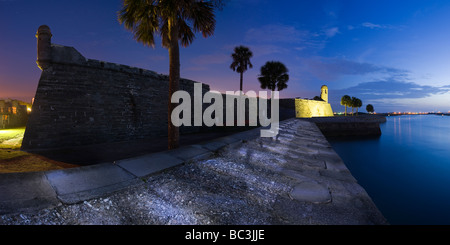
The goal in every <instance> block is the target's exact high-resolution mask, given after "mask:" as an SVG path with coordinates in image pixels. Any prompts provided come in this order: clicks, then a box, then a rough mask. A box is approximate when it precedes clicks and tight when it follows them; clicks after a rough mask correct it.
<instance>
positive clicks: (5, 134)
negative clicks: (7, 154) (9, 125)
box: [0, 127, 25, 150]
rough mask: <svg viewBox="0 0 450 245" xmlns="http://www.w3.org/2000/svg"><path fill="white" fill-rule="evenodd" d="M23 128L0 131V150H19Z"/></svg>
mask: <svg viewBox="0 0 450 245" xmlns="http://www.w3.org/2000/svg"><path fill="white" fill-rule="evenodd" d="M24 133H25V127H22V128H13V129H0V149H13V150H16V149H20V147H21V146H22V139H23V134H24Z"/></svg>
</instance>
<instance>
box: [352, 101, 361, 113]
mask: <svg viewBox="0 0 450 245" xmlns="http://www.w3.org/2000/svg"><path fill="white" fill-rule="evenodd" d="M353 106H354V107H355V108H356V115H358V110H359V108H361V106H362V100H360V99H359V98H355V101H354V102H353Z"/></svg>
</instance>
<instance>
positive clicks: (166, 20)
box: [118, 0, 220, 149]
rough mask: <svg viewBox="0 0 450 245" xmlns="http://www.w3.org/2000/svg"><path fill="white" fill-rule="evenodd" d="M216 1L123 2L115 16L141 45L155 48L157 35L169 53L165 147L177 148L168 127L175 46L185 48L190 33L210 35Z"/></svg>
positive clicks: (176, 66) (175, 82)
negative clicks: (166, 143) (166, 136)
mask: <svg viewBox="0 0 450 245" xmlns="http://www.w3.org/2000/svg"><path fill="white" fill-rule="evenodd" d="M218 2H219V3H220V1H219V0H215V1H207V0H159V1H149V0H123V5H122V9H121V10H120V11H119V13H118V19H119V23H120V24H124V26H125V28H126V29H128V30H130V31H131V32H132V33H133V34H134V38H135V39H136V40H137V41H138V42H141V43H143V44H144V45H145V46H151V47H154V46H155V39H154V35H155V34H159V35H160V36H161V39H162V45H163V47H165V48H167V49H168V50H169V62H170V70H169V103H168V131H169V134H168V141H169V142H168V147H169V149H174V148H177V147H178V146H179V129H178V127H175V126H174V125H173V124H172V120H171V115H172V111H173V109H174V108H175V104H172V103H171V98H172V95H173V93H175V92H176V91H177V90H178V87H179V81H180V50H179V45H180V44H181V46H183V47H187V46H189V44H191V43H192V42H193V41H194V38H195V34H194V32H201V33H202V35H203V37H205V38H206V37H208V36H211V35H213V34H214V29H215V24H216V20H215V13H214V7H215V6H216V5H215V4H216V3H218Z"/></svg>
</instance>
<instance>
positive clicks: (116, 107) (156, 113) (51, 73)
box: [22, 45, 209, 150]
mask: <svg viewBox="0 0 450 245" xmlns="http://www.w3.org/2000/svg"><path fill="white" fill-rule="evenodd" d="M52 48H53V61H54V62H53V63H52V64H51V66H50V67H49V68H47V69H45V70H43V71H42V75H41V78H40V80H39V85H38V88H37V91H36V96H35V100H34V104H33V107H32V113H31V115H30V118H29V121H28V124H27V129H26V132H25V135H24V139H23V143H22V149H24V150H33V149H49V148H62V147H73V146H81V145H89V144H99V143H106V142H118V141H127V140H136V139H146V138H151V137H159V136H167V117H168V114H167V105H168V77H167V76H166V75H160V74H157V73H155V72H152V71H148V70H143V69H139V68H133V67H129V66H125V65H118V64H113V63H107V62H102V61H97V60H87V59H85V58H84V57H83V56H82V55H81V54H79V53H78V52H77V51H76V50H75V49H74V48H71V47H64V46H60V45H52ZM194 83H195V82H194V81H191V80H187V79H181V81H180V89H182V90H185V91H187V92H189V93H190V94H193V89H194V86H193V85H194ZM202 88H203V91H202V92H203V93H206V92H207V91H209V86H208V85H205V84H203V87H202ZM184 131H188V130H184ZM191 131H192V130H191Z"/></svg>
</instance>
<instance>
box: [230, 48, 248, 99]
mask: <svg viewBox="0 0 450 245" xmlns="http://www.w3.org/2000/svg"><path fill="white" fill-rule="evenodd" d="M231 57H232V58H233V62H232V63H231V65H230V68H231V69H233V71H235V72H237V73H239V74H240V75H241V86H240V91H243V89H242V84H243V80H244V72H245V71H247V70H248V68H253V65H252V63H251V62H250V58H252V57H253V53H252V51H250V49H249V48H248V47H245V46H239V47H235V48H234V53H233V54H232V55H231Z"/></svg>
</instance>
